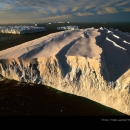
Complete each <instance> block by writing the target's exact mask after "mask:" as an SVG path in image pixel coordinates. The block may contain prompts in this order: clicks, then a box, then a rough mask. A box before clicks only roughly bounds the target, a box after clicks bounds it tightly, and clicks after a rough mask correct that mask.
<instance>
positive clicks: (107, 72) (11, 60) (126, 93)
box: [0, 28, 130, 115]
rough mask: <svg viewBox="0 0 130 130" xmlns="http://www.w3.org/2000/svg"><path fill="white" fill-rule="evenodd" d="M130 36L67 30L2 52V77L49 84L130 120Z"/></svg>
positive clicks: (0, 62)
mask: <svg viewBox="0 0 130 130" xmlns="http://www.w3.org/2000/svg"><path fill="white" fill-rule="evenodd" d="M129 38H130V36H129V34H125V35H124V33H123V32H121V31H119V32H118V31H117V30H116V31H114V29H111V30H108V29H106V28H99V29H95V28H86V29H76V30H66V31H61V32H57V33H53V34H49V35H47V36H44V37H41V38H38V39H35V40H32V41H29V42H25V43H23V44H21V45H18V46H15V47H12V48H9V49H6V50H3V51H0V74H1V75H2V76H4V77H7V78H10V79H15V80H18V81H21V82H32V83H38V84H45V85H48V86H51V87H54V88H56V89H59V90H62V91H64V92H68V93H72V94H75V95H79V96H83V97H86V98H89V99H91V100H94V101H97V102H99V103H102V104H104V105H106V106H109V107H112V108H114V109H117V110H119V111H121V112H123V113H126V114H129V115H130V103H129V101H130V86H129V84H130V79H129V74H130V70H129V68H130V52H129V51H130V43H129Z"/></svg>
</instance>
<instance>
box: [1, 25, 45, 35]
mask: <svg viewBox="0 0 130 130" xmlns="http://www.w3.org/2000/svg"><path fill="white" fill-rule="evenodd" d="M42 31H46V29H45V28H44V27H36V26H27V25H25V26H1V27H0V33H11V34H25V33H36V32H42Z"/></svg>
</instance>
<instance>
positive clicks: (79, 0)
mask: <svg viewBox="0 0 130 130" xmlns="http://www.w3.org/2000/svg"><path fill="white" fill-rule="evenodd" d="M58 21H66V22H67V21H72V22H130V0H0V24H1V23H26V22H29V23H36V22H58Z"/></svg>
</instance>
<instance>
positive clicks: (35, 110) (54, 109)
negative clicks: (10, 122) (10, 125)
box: [0, 79, 126, 116]
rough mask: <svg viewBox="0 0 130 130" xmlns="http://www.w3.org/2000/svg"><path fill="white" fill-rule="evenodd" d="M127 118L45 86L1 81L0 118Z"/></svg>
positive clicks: (87, 100) (104, 107) (88, 101)
mask: <svg viewBox="0 0 130 130" xmlns="http://www.w3.org/2000/svg"><path fill="white" fill-rule="evenodd" d="M13 115H14V116H15V115H18V116H21V115H23V116H31V115H40V116H44V115H45V116H126V115H125V114H123V113H121V112H118V111H116V110H114V109H112V108H109V107H106V106H103V105H101V104H99V103H96V102H94V101H92V100H89V99H86V98H83V97H79V96H75V95H72V94H67V93H64V92H61V91H58V90H56V89H52V88H51V87H48V86H45V85H37V84H30V83H19V82H17V81H14V80H8V79H5V80H3V81H0V116H13Z"/></svg>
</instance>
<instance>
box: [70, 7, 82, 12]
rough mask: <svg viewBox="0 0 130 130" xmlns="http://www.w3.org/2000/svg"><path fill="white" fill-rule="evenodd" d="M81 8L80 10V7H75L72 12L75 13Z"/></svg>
mask: <svg viewBox="0 0 130 130" xmlns="http://www.w3.org/2000/svg"><path fill="white" fill-rule="evenodd" d="M79 8H80V7H78V6H75V7H74V8H72V12H75V11H77V10H78V9H79Z"/></svg>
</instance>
